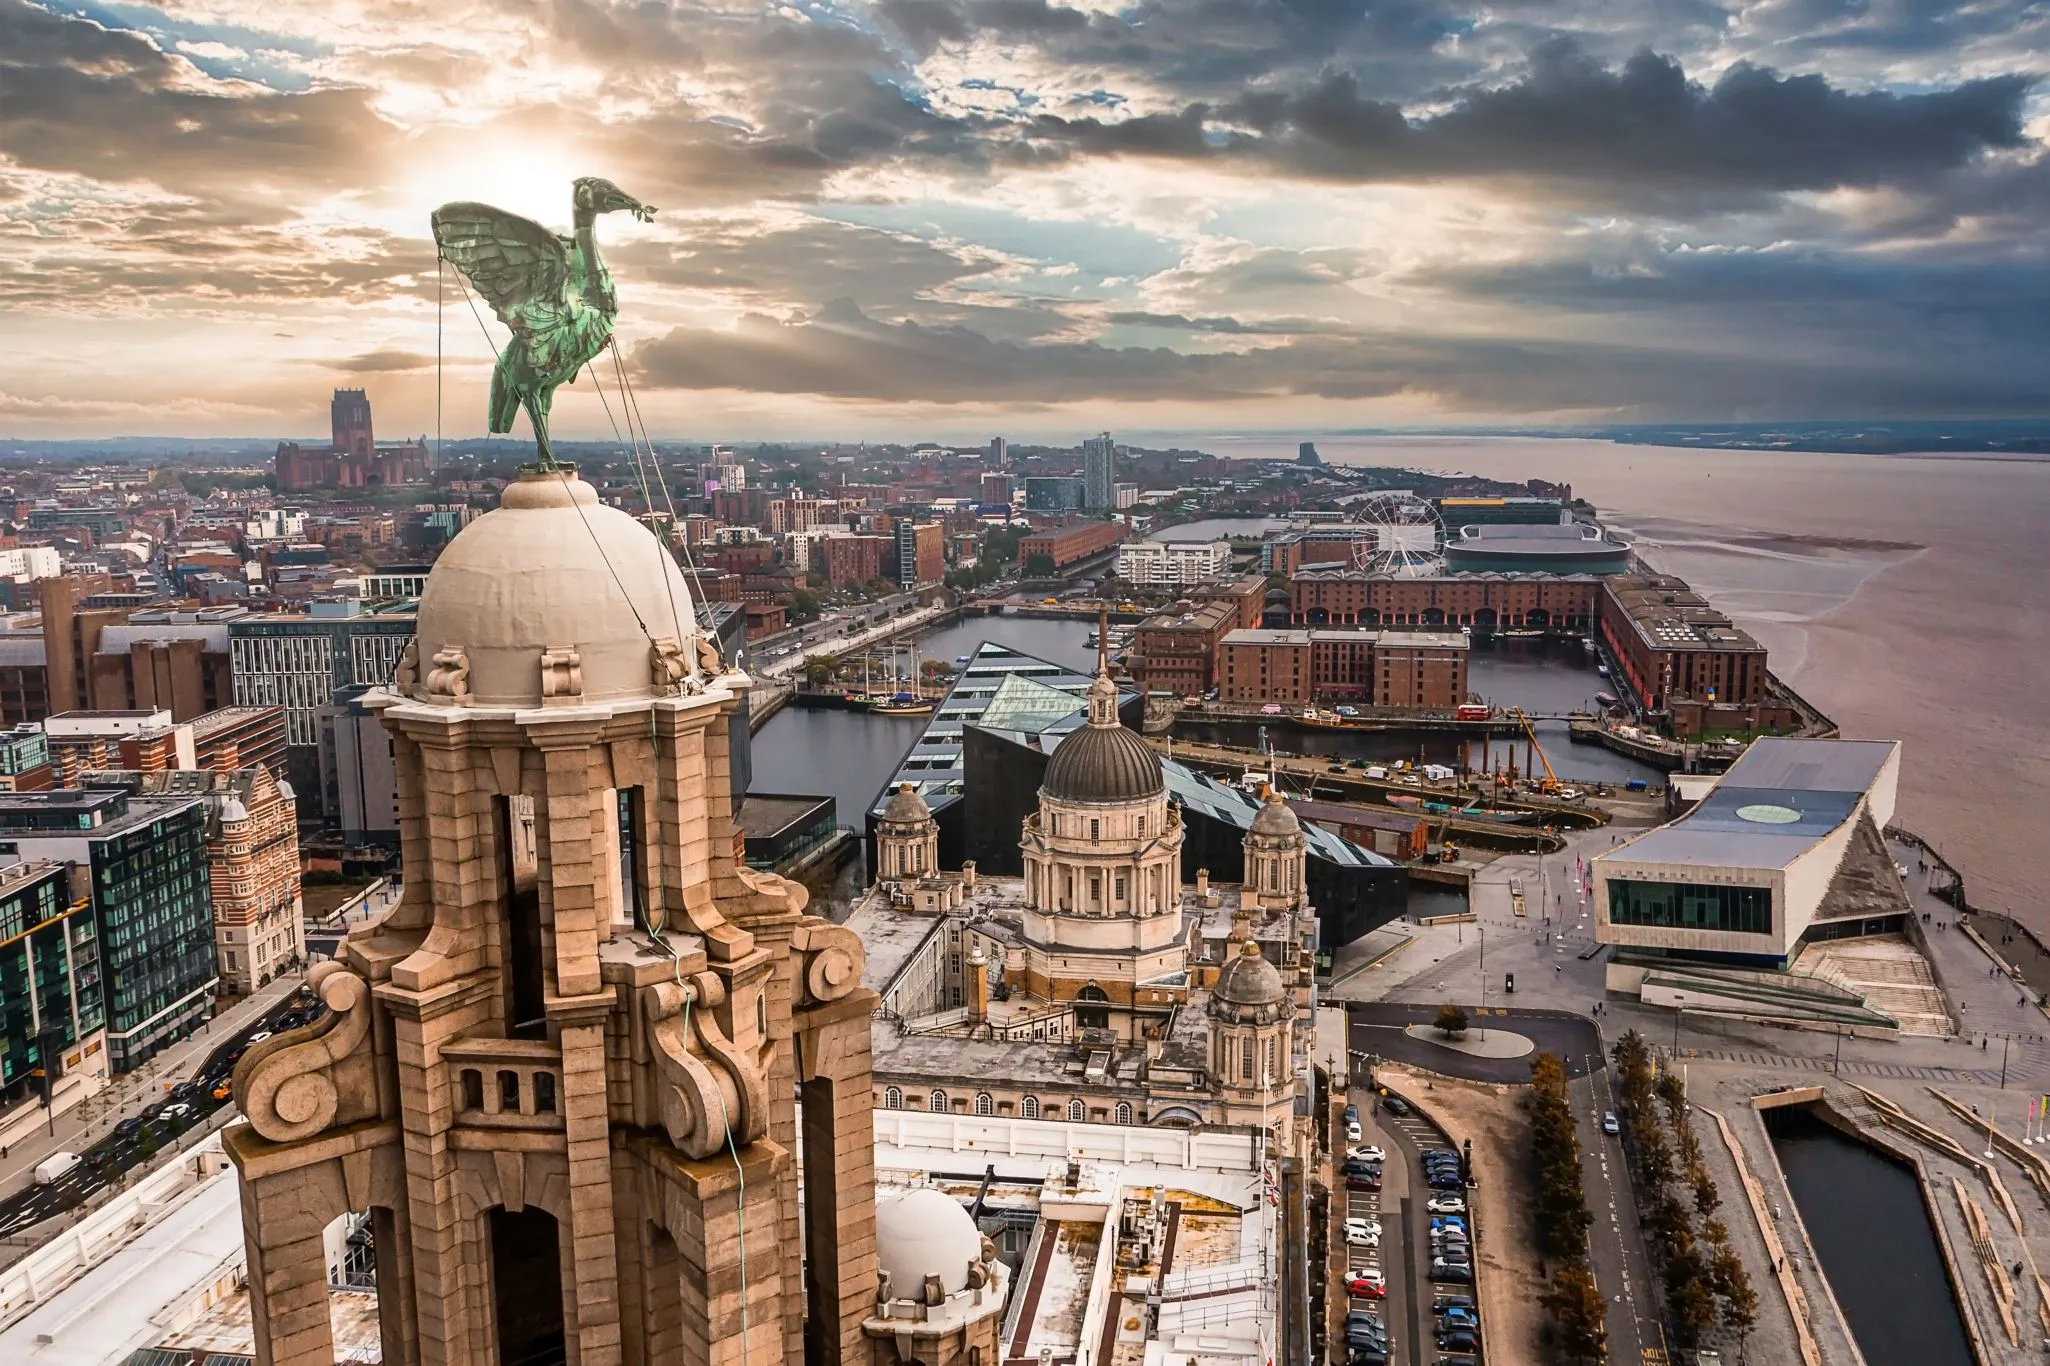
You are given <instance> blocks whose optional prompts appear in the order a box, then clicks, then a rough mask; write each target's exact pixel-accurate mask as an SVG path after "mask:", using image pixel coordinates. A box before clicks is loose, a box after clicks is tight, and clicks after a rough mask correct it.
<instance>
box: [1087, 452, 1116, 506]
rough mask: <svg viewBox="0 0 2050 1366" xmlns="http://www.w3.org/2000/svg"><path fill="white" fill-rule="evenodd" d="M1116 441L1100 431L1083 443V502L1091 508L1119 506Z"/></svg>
mask: <svg viewBox="0 0 2050 1366" xmlns="http://www.w3.org/2000/svg"><path fill="white" fill-rule="evenodd" d="M1117 463H1118V448H1117V443H1116V442H1114V441H1112V440H1111V439H1110V433H1109V432H1101V433H1098V434H1097V435H1095V436H1092V437H1090V438H1089V439H1088V440H1087V441H1084V442H1083V443H1082V506H1083V507H1085V508H1088V509H1089V510H1090V511H1092V512H1093V511H1097V510H1099V509H1109V508H1114V507H1116V506H1117V500H1118V489H1117Z"/></svg>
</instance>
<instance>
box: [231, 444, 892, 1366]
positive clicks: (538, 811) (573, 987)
mask: <svg viewBox="0 0 2050 1366" xmlns="http://www.w3.org/2000/svg"><path fill="white" fill-rule="evenodd" d="M515 514H517V515H515ZM580 523H581V525H580ZM635 537H638V538H639V540H635V539H634V538H635ZM466 539H467V540H469V544H468V545H465V541H466ZM599 545H602V546H603V547H604V550H603V551H599V550H597V549H595V547H597V546H599ZM494 565H497V566H517V568H500V569H498V570H495V571H494V569H493V568H492V567H493V566H494ZM614 583H617V584H618V590H617V595H618V596H617V598H614V597H613V594H614V592H615V590H614V588H613V587H612V585H613V584H614ZM501 594H503V595H507V596H505V597H504V598H501V597H500V596H499V595H501ZM618 599H624V601H623V602H622V601H619V600H618ZM629 607H630V608H631V611H629V610H627V609H628V608H629ZM622 622H624V623H625V626H624V629H623V630H622V629H621V623H622ZM420 628H421V629H420V635H421V645H420V647H419V649H418V650H416V651H414V652H409V655H408V658H407V659H406V660H405V661H403V662H402V663H401V665H400V668H399V670H398V675H397V677H396V679H395V680H394V683H393V686H392V688H391V689H390V690H380V691H379V692H378V693H376V694H373V695H372V696H371V697H370V698H369V699H366V700H367V703H368V704H369V705H371V706H373V707H374V708H375V709H376V710H378V712H379V713H380V716H381V718H382V720H383V722H384V724H385V726H386V728H387V729H388V730H389V731H390V732H391V735H392V737H393V743H394V747H395V749H396V759H397V765H398V771H399V838H400V847H401V853H402V857H403V859H404V864H405V869H406V879H405V893H404V896H403V898H402V899H401V900H400V901H399V902H398V903H397V904H396V905H395V906H394V907H393V908H392V909H391V910H390V911H389V912H388V913H387V914H386V915H385V916H384V917H383V918H382V919H380V920H378V921H375V922H371V923H369V924H367V925H364V926H362V927H359V928H358V929H356V930H354V931H353V932H352V933H351V935H350V937H349V939H348V940H347V941H346V942H345V943H344V945H343V947H342V952H341V956H340V958H339V960H338V961H336V962H333V963H326V964H322V965H321V966H320V967H318V968H316V969H315V971H314V972H313V973H312V974H311V975H310V976H309V981H310V982H311V984H312V985H313V987H314V989H315V990H316V991H317V992H318V993H319V994H320V996H321V998H322V999H323V1000H324V1001H325V1002H326V1003H327V1004H328V1006H329V1008H330V1013H329V1014H328V1015H327V1016H326V1017H324V1018H323V1019H322V1020H320V1021H319V1022H316V1023H315V1024H312V1025H309V1026H307V1027H306V1028H304V1029H300V1030H295V1031H292V1032H291V1033H288V1034H283V1035H280V1036H278V1037H277V1038H273V1039H270V1040H266V1041H265V1042H263V1043H260V1044H258V1045H256V1046H255V1047H254V1048H252V1049H251V1050H250V1051H249V1053H248V1054H247V1056H245V1057H244V1058H243V1060H242V1062H241V1064H240V1065H239V1066H238V1067H237V1069H236V1074H235V1098H236V1102H237V1104H238V1105H239V1107H240V1109H241V1110H242V1112H243V1114H245V1115H246V1116H247V1117H248V1123H247V1124H244V1125H240V1126H237V1127H235V1128H233V1129H231V1130H229V1131H228V1132H227V1134H226V1136H225V1140H224V1142H225V1146H226V1148H227V1150H228V1152H229V1154H230V1156H231V1158H232V1159H233V1160H234V1162H235V1164H236V1165H237V1167H238V1168H239V1169H240V1172H241V1176H242V1181H243V1224H244V1230H245V1241H246V1244H247V1250H248V1266H249V1281H250V1287H251V1296H252V1300H253V1305H254V1318H255V1324H256V1341H257V1359H258V1361H259V1362H262V1363H265V1366H270V1364H271V1363H294V1364H295V1366H296V1364H298V1363H315V1362H318V1363H321V1364H322V1366H326V1363H329V1362H331V1361H333V1360H334V1351H333V1346H332V1341H331V1337H330V1332H329V1328H328V1304H327V1294H328V1292H327V1285H326V1278H325V1275H324V1270H323V1261H322V1231H323V1230H324V1229H325V1228H326V1226H327V1225H328V1224H329V1223H330V1222H331V1221H333V1220H334V1219H335V1218H336V1217H337V1216H339V1215H341V1214H343V1213H345V1212H349V1211H360V1210H366V1209H367V1210H369V1211H370V1214H371V1228H372V1231H373V1238H374V1243H375V1249H376V1257H377V1286H378V1299H379V1311H380V1320H381V1327H382V1333H383V1352H384V1360H385V1361H386V1362H387V1363H393V1364H394V1366H413V1364H414V1363H421V1364H422V1366H443V1364H444V1363H446V1364H448V1366H454V1364H455V1363H477V1362H491V1361H535V1362H546V1361H558V1362H573V1363H577V1364H578V1366H610V1364H611V1363H690V1364H691V1366H708V1364H709V1366H728V1364H729V1363H730V1364H731V1366H743V1364H744V1366H768V1364H769V1363H782V1366H797V1363H800V1362H805V1363H811V1364H812V1366H841V1363H843V1362H855V1361H860V1360H862V1359H864V1358H865V1357H866V1356H867V1354H868V1351H869V1346H868V1342H869V1339H868V1337H867V1335H866V1334H865V1333H864V1329H863V1325H864V1323H865V1322H866V1321H867V1320H868V1319H869V1318H870V1316H871V1315H872V1314H873V1313H874V1311H875V1305H876V1294H877V1279H876V1267H877V1252H876V1243H875V1228H874V1190H873V1187H874V1148H873V1131H872V1120H871V1116H870V1107H871V1095H872V1087H871V1080H870V1075H869V1066H870V1064H869V1049H870V1036H869V1025H868V1022H869V1016H870V1014H871V1013H872V1011H873V1010H874V1008H875V997H874V994H873V993H872V992H869V991H868V990H866V989H865V988H864V987H863V986H862V985H861V970H862V961H863V950H862V946H861V943H860V941H859V940H858V939H857V938H856V937H855V936H854V935H853V934H852V933H851V932H849V931H847V930H845V929H843V928H840V927H837V926H833V925H831V924H828V923H827V922H825V921H823V920H821V919H819V918H817V917H815V916H810V915H806V914H805V913H804V908H805V902H806V894H805V892H804V891H803V890H802V889H801V888H799V887H797V886H795V885H793V884H790V883H786V882H784V881H782V880H781V879H779V878H776V877H773V876H768V875H764V874H758V873H755V872H753V871H751V870H749V869H748V868H747V867H746V866H745V865H744V864H743V863H742V862H740V860H739V859H738V857H737V845H738V842H737V840H736V838H735V831H734V827H733V822H732V816H731V812H732V802H731V793H730V790H729V788H730V776H729V774H730V766H729V760H730V756H729V754H728V749H727V747H728V736H729V734H730V730H729V720H730V717H731V716H732V714H733V712H734V711H735V710H736V708H737V707H738V705H739V702H740V697H741V695H742V689H744V687H745V686H746V682H747V680H746V679H745V678H744V676H741V675H738V674H735V673H732V672H729V671H727V670H725V669H724V668H723V666H722V665H721V664H720V663H719V660H718V658H717V654H716V651H713V650H711V649H709V647H708V646H707V644H706V643H705V642H703V641H701V640H699V639H698V638H697V637H696V635H695V627H694V618H693V616H692V613H691V609H690V598H689V595H688V591H687V589H686V587H685V585H684V584H683V582H682V579H681V575H680V574H679V573H678V572H677V571H676V569H675V565H674V563H673V561H670V560H669V558H668V557H667V555H666V554H665V553H664V552H663V551H662V550H661V548H660V546H659V545H658V544H657V543H656V542H655V540H654V538H652V537H650V536H648V535H647V533H646V532H645V530H643V529H641V528H639V527H638V526H636V525H635V524H634V523H633V522H632V521H631V519H629V518H627V517H626V516H625V514H623V513H618V512H616V511H615V510H613V509H609V508H605V507H603V506H602V505H601V504H598V503H597V502H596V499H595V496H594V495H592V494H591V492H590V490H589V487H588V486H587V485H584V484H582V483H581V481H574V480H572V479H571V478H569V477H568V476H567V475H560V476H559V475H557V474H555V473H552V472H551V473H548V474H541V475H533V476H529V477H528V478H527V479H524V480H523V481H522V482H521V483H519V484H516V485H514V486H513V487H512V489H510V490H508V493H507V496H506V498H505V500H504V504H503V506H502V507H501V509H500V510H499V511H498V512H494V513H492V514H489V515H488V516H486V517H484V518H481V519H479V520H478V521H477V522H476V523H474V524H473V525H472V526H471V527H469V528H467V529H466V530H465V532H464V533H463V535H462V536H461V537H458V538H457V541H456V542H455V543H453V544H452V545H451V546H450V548H449V552H447V553H446V554H445V555H444V562H443V564H442V565H438V566H437V568H436V570H435V573H434V575H433V576H432V577H430V579H429V583H428V591H427V594H426V596H425V597H424V598H423V601H422V605H421V615H420ZM459 642H460V643H459ZM636 649H638V658H639V660H640V661H641V662H640V663H639V664H638V666H635V665H634V664H633V662H632V660H633V658H634V657H635V654H634V652H635V650H636ZM422 653H425V654H427V655H428V659H429V661H431V665H430V666H428V667H423V663H422V661H421V660H420V657H419V656H420V655H421V654H422ZM636 667H637V668H638V671H639V672H638V679H639V681H638V683H636V682H635V681H634V678H633V670H634V669H635V668H636ZM529 815H531V820H532V828H533V832H534V833H533V844H532V847H531V857H529V856H527V854H526V851H525V850H524V849H522V848H518V847H516V837H517V832H518V831H519V830H520V827H521V826H522V825H523V824H524V822H525V821H526V820H527V819H528V817H529ZM622 831H625V832H626V833H627V834H628V835H630V836H631V838H626V837H624V836H623V835H622ZM622 850H630V851H631V854H630V857H629V858H628V859H626V861H625V862H626V866H624V867H622V866H621V865H622ZM800 1124H802V1126H803V1142H802V1145H801V1146H802V1153H803V1163H804V1173H803V1177H804V1184H805V1197H806V1200H807V1201H808V1202H809V1204H810V1207H811V1208H812V1209H813V1210H815V1211H821V1212H828V1213H826V1214H825V1217H813V1218H809V1219H800V1214H799V1208H798V1176H799V1173H798V1152H799V1148H800V1144H799V1133H798V1130H799V1125H800Z"/></svg>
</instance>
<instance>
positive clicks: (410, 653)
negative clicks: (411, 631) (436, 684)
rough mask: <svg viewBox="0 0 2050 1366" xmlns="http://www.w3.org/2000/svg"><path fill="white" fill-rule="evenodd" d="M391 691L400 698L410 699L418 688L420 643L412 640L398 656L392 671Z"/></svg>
mask: <svg viewBox="0 0 2050 1366" xmlns="http://www.w3.org/2000/svg"><path fill="white" fill-rule="evenodd" d="M391 685H392V691H394V692H396V693H398V695H399V696H401V697H411V696H412V695H413V689H414V688H417V687H418V686H420V642H419V640H418V639H417V638H416V639H413V640H409V641H407V642H406V652H405V653H404V654H402V655H400V656H399V664H398V667H397V668H396V669H393V670H392V676H391Z"/></svg>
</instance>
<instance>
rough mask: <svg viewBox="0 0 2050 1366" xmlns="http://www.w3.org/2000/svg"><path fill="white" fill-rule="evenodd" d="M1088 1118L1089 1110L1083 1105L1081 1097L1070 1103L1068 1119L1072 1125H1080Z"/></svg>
mask: <svg viewBox="0 0 2050 1366" xmlns="http://www.w3.org/2000/svg"><path fill="white" fill-rule="evenodd" d="M1088 1117H1089V1109H1088V1107H1087V1106H1085V1105H1083V1104H1082V1098H1081V1097H1080V1096H1077V1097H1076V1098H1075V1099H1073V1100H1071V1101H1069V1102H1068V1119H1069V1121H1070V1122H1071V1123H1076V1124H1079V1123H1081V1122H1082V1121H1083V1120H1085V1119H1087V1118H1088Z"/></svg>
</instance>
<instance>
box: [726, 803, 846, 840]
mask: <svg viewBox="0 0 2050 1366" xmlns="http://www.w3.org/2000/svg"><path fill="white" fill-rule="evenodd" d="M821 810H823V811H824V812H825V813H826V815H827V816H829V817H830V816H831V815H832V814H833V799H832V798H831V797H801V796H793V795H789V794H785V793H781V792H750V793H748V794H747V795H746V796H744V797H742V798H741V799H740V810H739V812H738V813H736V815H735V816H734V819H735V820H736V821H737V822H738V823H739V825H740V833H741V834H742V835H743V836H745V837H746V838H748V839H772V838H774V837H775V836H777V835H780V834H782V833H783V832H784V831H786V830H788V829H790V828H791V827H792V826H794V825H803V824H808V823H809V822H811V821H813V820H816V819H817V818H818V815H819V812H820V811H821Z"/></svg>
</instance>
